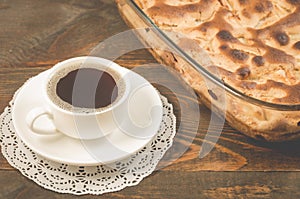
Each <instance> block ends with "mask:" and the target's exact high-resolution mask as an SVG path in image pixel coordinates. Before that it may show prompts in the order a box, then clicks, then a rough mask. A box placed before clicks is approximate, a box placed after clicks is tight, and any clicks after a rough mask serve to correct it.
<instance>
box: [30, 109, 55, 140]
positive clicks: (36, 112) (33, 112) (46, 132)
mask: <svg viewBox="0 0 300 199" xmlns="http://www.w3.org/2000/svg"><path fill="white" fill-rule="evenodd" d="M43 115H47V116H48V117H49V119H50V120H51V121H52V123H53V115H52V113H51V112H50V111H48V110H47V109H46V108H43V107H38V108H35V109H33V110H31V111H30V112H29V113H28V115H27V117H26V123H27V125H28V127H29V128H30V130H31V131H32V132H33V133H36V134H38V135H54V134H57V133H58V132H57V130H56V129H46V128H45V129H37V128H35V127H34V124H35V122H36V120H37V119H38V118H39V117H41V116H43Z"/></svg>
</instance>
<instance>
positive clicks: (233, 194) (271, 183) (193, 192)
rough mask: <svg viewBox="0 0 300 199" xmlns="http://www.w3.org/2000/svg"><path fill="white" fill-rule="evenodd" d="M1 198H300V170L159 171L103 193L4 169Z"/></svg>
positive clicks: (1, 173)
mask: <svg viewBox="0 0 300 199" xmlns="http://www.w3.org/2000/svg"><path fill="white" fill-rule="evenodd" d="M0 184H1V187H0V198H5V199H13V198H14V199H21V198H22V199H27V198H28V199H29V198H30V199H31V198H32V196H34V198H35V199H42V198H43V199H44V198H56V199H60V198H64V199H69V198H70V199H71V198H72V199H73V198H84V199H85V198H89V199H92V198H201V199H202V198H216V199H219V198H229V199H230V198H255V199H259V198H299V197H300V173H299V172H296V173H295V172H189V173H186V172H184V171H176V172H169V171H164V172H155V173H154V174H152V175H151V176H150V177H147V178H145V179H144V180H143V181H142V182H141V183H140V184H138V185H137V186H133V187H128V188H126V189H123V190H121V191H119V192H114V193H107V194H103V195H101V196H93V195H84V196H74V195H70V194H57V193H55V192H52V191H49V190H46V189H43V188H41V187H40V186H37V185H36V184H35V183H33V182H32V181H30V180H28V179H26V178H25V177H23V176H22V175H21V174H20V173H19V172H16V171H9V172H8V171H0Z"/></svg>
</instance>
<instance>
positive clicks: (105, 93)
mask: <svg viewBox="0 0 300 199" xmlns="http://www.w3.org/2000/svg"><path fill="white" fill-rule="evenodd" d="M56 94H57V96H58V97H59V98H60V99H62V100H63V101H65V102H67V103H69V104H70V105H72V106H74V107H78V108H95V109H97V108H103V107H106V106H108V105H110V104H112V103H113V102H114V101H115V100H116V98H117V97H118V87H117V84H116V81H115V80H114V78H113V77H112V76H111V75H110V74H109V73H107V72H105V71H102V70H99V69H95V68H80V69H75V70H73V71H70V72H69V73H68V74H66V75H65V76H64V77H62V78H61V79H59V81H58V83H57V85H56Z"/></svg>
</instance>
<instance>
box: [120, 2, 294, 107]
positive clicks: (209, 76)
mask: <svg viewBox="0 0 300 199" xmlns="http://www.w3.org/2000/svg"><path fill="white" fill-rule="evenodd" d="M125 1H127V2H128V5H129V6H130V7H131V8H132V9H134V11H135V12H136V14H138V15H139V16H140V17H141V19H142V20H143V21H144V22H146V23H147V25H149V26H151V28H153V30H155V32H156V34H157V35H158V36H159V38H160V39H162V40H163V41H164V42H165V44H166V45H168V47H170V48H171V49H172V50H175V52H176V53H178V54H179V55H180V56H181V57H182V59H184V60H185V61H186V62H188V63H189V64H190V65H191V66H192V67H193V68H194V69H195V70H197V71H198V72H200V73H201V75H203V76H204V77H205V78H207V79H209V80H210V81H212V82H213V83H214V84H216V85H217V86H218V87H221V88H223V89H225V91H226V92H228V93H229V94H230V95H233V96H234V97H237V98H239V99H241V100H243V101H245V102H249V103H251V104H253V105H258V106H262V107H266V108H268V109H274V110H277V111H300V104H276V103H272V102H267V101H263V100H260V99H257V98H254V97H251V96H249V95H245V94H244V93H242V92H241V91H239V90H237V89H235V88H233V87H232V86H230V85H228V84H226V83H225V82H223V81H222V80H221V79H219V78H217V77H216V76H214V75H212V74H211V73H210V72H209V71H207V70H206V69H205V68H204V67H202V66H201V65H200V64H199V63H198V62H197V61H195V60H194V59H193V58H191V57H190V56H189V55H188V54H187V53H185V52H184V51H183V50H182V49H181V48H179V47H178V46H177V45H176V44H175V43H174V42H173V41H172V39H170V38H169V37H168V36H167V35H166V34H165V33H164V32H163V31H162V30H161V29H160V28H159V27H158V26H157V25H156V24H155V23H154V22H153V21H152V20H151V19H150V18H149V17H148V16H147V15H146V13H145V12H144V11H143V10H142V9H141V8H140V7H139V6H138V5H137V4H136V3H135V2H134V0H125Z"/></svg>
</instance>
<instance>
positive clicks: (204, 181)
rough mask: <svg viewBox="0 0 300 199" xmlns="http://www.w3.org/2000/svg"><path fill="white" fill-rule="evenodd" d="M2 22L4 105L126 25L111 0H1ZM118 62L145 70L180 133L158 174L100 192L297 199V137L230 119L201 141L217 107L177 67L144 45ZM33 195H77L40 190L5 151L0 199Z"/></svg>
mask: <svg viewBox="0 0 300 199" xmlns="http://www.w3.org/2000/svg"><path fill="white" fill-rule="evenodd" d="M0 24H1V27H5V28H1V29H0V44H1V48H0V80H1V84H0V96H1V98H0V110H1V111H3V110H4V108H5V107H6V106H7V105H8V103H9V101H10V100H11V98H12V96H13V94H14V92H15V91H16V90H17V89H18V88H19V87H20V86H21V85H22V84H23V83H24V82H25V81H26V80H27V79H28V78H30V77H32V76H34V75H36V74H38V73H40V72H42V71H44V70H46V69H48V68H50V67H52V66H53V65H54V64H55V63H57V62H58V61H62V60H64V59H67V58H70V57H74V56H82V55H88V54H89V53H90V52H91V50H92V49H93V48H94V47H95V46H96V45H97V44H99V42H101V41H103V40H105V39H106V38H109V37H110V36H112V35H114V34H117V33H120V32H122V31H125V30H127V29H128V28H127V26H126V25H125V23H124V22H123V21H122V19H121V17H120V16H119V14H118V11H117V8H116V5H115V4H114V2H113V1H111V0H87V1H79V0H70V1H50V0H45V1H38V0H30V1H21V0H12V1H3V2H0ZM118 45H120V47H121V45H124V44H122V43H120V44H118ZM115 61H116V62H117V63H119V64H120V65H122V66H124V67H127V68H130V69H132V70H134V71H135V72H137V73H139V74H141V75H142V76H144V77H145V78H146V79H147V80H149V81H150V82H151V83H153V85H154V86H155V87H156V88H157V89H158V90H159V91H160V92H161V93H162V94H163V95H164V96H166V97H167V98H168V100H169V101H170V102H171V103H172V104H173V106H174V112H175V115H176V117H177V120H178V123H177V130H178V132H177V135H176V137H175V141H174V144H173V146H172V147H171V149H170V150H169V151H168V152H167V154H166V155H165V156H164V158H163V160H162V161H161V162H160V164H159V166H158V169H157V171H156V172H154V173H153V174H152V175H151V176H149V177H147V178H146V179H145V180H143V181H142V182H141V184H139V185H138V186H135V187H130V188H127V189H125V190H123V191H120V192H116V193H111V194H105V195H103V198H163V197H166V198H240V197H241V198H281V197H286V196H293V197H294V198H297V196H298V198H299V192H300V188H299V187H300V184H299V182H300V173H299V171H300V151H299V144H300V140H299V141H293V142H283V143H265V142H259V141H255V140H252V139H250V138H247V137H245V136H244V135H242V134H241V133H239V132H237V131H236V130H234V129H232V128H231V127H230V126H228V125H227V124H226V123H225V125H224V126H222V125H221V126H220V125H217V124H216V125H214V126H213V128H212V129H213V132H209V133H210V135H209V138H210V139H208V140H204V137H205V135H206V134H207V129H208V126H209V125H210V124H211V117H212V113H211V112H210V110H208V109H207V108H206V107H204V106H203V105H202V104H201V103H199V101H198V99H197V96H196V95H195V93H194V91H193V90H192V89H191V88H190V87H189V86H188V85H186V84H185V83H184V81H183V80H182V78H181V77H180V76H179V75H178V73H176V72H175V71H173V70H171V69H170V68H169V67H161V66H160V65H157V63H156V61H155V60H154V59H153V57H152V56H151V55H150V54H149V52H148V51H147V50H145V49H144V50H137V51H133V52H130V53H127V54H124V55H122V56H121V57H119V58H118V59H117V60H115ZM198 110H199V111H198ZM220 121H221V120H220ZM220 128H221V129H222V134H221V137H220V138H219V140H218V142H217V144H216V145H215V147H214V149H213V150H212V151H211V152H210V153H209V155H207V156H206V157H204V158H202V159H200V158H199V151H200V150H201V146H202V144H203V142H207V143H208V144H213V143H212V142H211V141H210V140H211V139H212V138H214V136H215V134H214V132H216V131H218V130H219V129H220ZM266 171H267V172H266ZM33 194H34V195H35V198H45V197H49V198H73V196H72V195H66V194H55V193H53V192H50V191H47V190H44V189H42V188H40V187H39V186H38V185H36V184H34V183H33V182H31V181H29V180H28V179H26V178H25V177H23V176H22V175H21V174H20V173H19V172H18V171H16V170H15V169H13V168H12V167H11V166H10V165H9V164H8V163H7V162H6V160H5V159H4V158H3V156H1V155H0V198H31V196H32V195H33ZM83 198H96V196H89V195H87V196H84V197H83ZM97 198H98V197H97ZM100 198H101V197H100Z"/></svg>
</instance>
